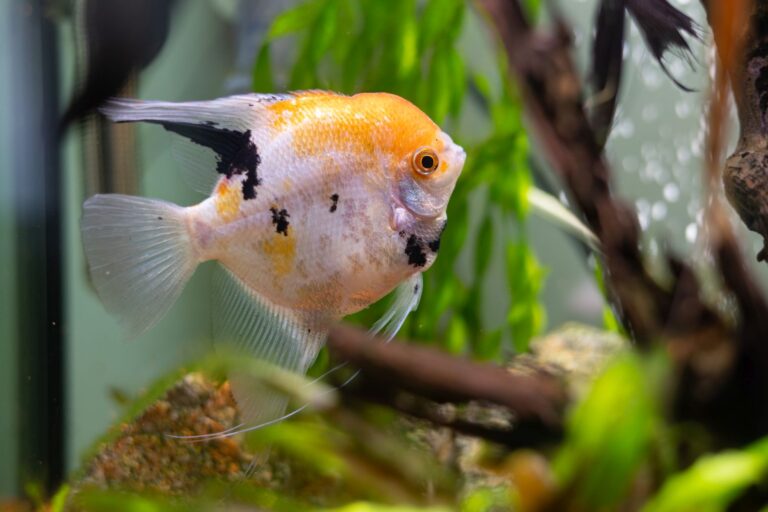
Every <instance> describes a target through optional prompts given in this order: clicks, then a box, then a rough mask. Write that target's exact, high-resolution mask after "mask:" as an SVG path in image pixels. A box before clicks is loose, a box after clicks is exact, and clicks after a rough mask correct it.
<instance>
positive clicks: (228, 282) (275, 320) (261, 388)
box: [213, 267, 327, 427]
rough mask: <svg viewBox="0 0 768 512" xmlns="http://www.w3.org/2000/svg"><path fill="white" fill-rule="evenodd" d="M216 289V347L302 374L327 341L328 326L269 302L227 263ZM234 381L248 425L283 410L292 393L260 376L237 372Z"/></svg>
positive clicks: (280, 412)
mask: <svg viewBox="0 0 768 512" xmlns="http://www.w3.org/2000/svg"><path fill="white" fill-rule="evenodd" d="M214 293H215V296H214V304H215V306H214V307H215V309H214V316H213V327H214V338H215V342H216V344H217V346H219V347H224V348H226V349H228V350H230V351H231V350H234V351H236V352H237V353H241V354H243V355H244V356H248V357H253V358H257V359H260V360H262V361H265V362H267V363H269V364H272V365H275V366H278V367H280V368H282V369H285V370H288V371H291V372H295V373H297V374H300V375H303V374H304V373H306V371H307V369H308V368H309V366H310V365H311V364H312V362H313V361H314V360H315V358H316V357H317V353H318V352H319V350H320V348H321V347H322V346H323V344H324V342H325V339H326V336H327V326H325V325H318V323H317V322H315V321H313V319H310V318H304V317H302V315H301V313H297V312H295V311H292V310H289V309H287V308H283V307H280V306H277V305H275V304H271V303H270V302H269V301H268V300H267V299H265V298H263V297H261V296H259V295H258V294H257V293H255V292H254V291H252V290H250V289H249V288H247V287H246V286H245V285H244V284H243V282H242V281H241V280H240V279H239V278H237V277H236V276H235V275H234V274H232V273H231V272H230V271H228V270H226V269H224V268H223V267H219V270H218V271H217V275H216V278H215V291H214ZM230 384H231V386H232V394H233V395H234V397H235V400H236V401H237V404H238V408H239V410H240V417H241V421H242V422H243V423H244V424H245V425H246V426H251V427H255V426H258V425H264V424H267V423H269V422H271V421H273V420H275V419H277V418H279V417H280V416H281V415H282V414H283V413H284V411H285V408H286V405H287V403H288V396H287V395H286V394H285V393H281V392H280V391H278V390H276V389H272V388H268V387H267V386H265V385H264V383H263V381H262V380H259V379H257V378H255V377H254V376H249V375H248V374H247V373H244V372H234V374H233V375H230Z"/></svg>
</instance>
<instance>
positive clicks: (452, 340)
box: [445, 315, 468, 354]
mask: <svg viewBox="0 0 768 512" xmlns="http://www.w3.org/2000/svg"><path fill="white" fill-rule="evenodd" d="M467 338H468V334H467V324H466V322H464V319H463V318H461V317H460V316H458V315H454V316H452V317H451V320H450V322H449V323H448V335H447V336H446V343H445V348H446V350H448V352H450V353H451V354H462V353H464V352H465V351H466V348H467Z"/></svg>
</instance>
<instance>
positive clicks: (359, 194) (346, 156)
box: [83, 91, 465, 371]
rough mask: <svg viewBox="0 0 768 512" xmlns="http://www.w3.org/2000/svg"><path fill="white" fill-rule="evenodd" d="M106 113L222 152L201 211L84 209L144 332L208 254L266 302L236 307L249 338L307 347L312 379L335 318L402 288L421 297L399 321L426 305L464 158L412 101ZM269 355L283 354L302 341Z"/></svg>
mask: <svg viewBox="0 0 768 512" xmlns="http://www.w3.org/2000/svg"><path fill="white" fill-rule="evenodd" d="M103 112H104V113H105V114H106V115H107V116H109V117H111V118H112V119H114V120H116V121H118V122H131V121H147V122H153V123H158V124H161V125H162V126H163V127H165V128H166V129H167V130H169V131H172V132H175V133H178V134H179V135H182V136H184V137H186V138H188V139H189V140H190V141H191V142H192V143H194V144H197V145H200V146H204V147H206V148H209V149H210V150H211V151H213V152H214V153H215V155H216V159H217V160H216V168H215V169H211V175H212V177H215V183H214V185H213V188H212V192H211V194H210V196H209V197H208V198H206V199H205V200H204V201H202V202H201V203H199V204H197V205H193V206H190V207H187V208H182V207H179V206H175V205H171V204H170V203H165V202H161V201H157V200H150V199H144V198H135V197H127V196H109V195H106V196H95V197H94V198H92V199H89V200H88V201H86V203H85V213H84V217H83V237H84V245H85V252H86V256H87V258H88V260H89V265H90V268H91V275H92V278H93V281H94V284H95V285H96V289H97V291H98V292H99V295H100V296H101V298H102V300H103V301H104V303H105V304H106V306H107V309H108V310H111V311H113V312H115V313H117V314H118V315H120V316H121V317H123V318H124V320H125V321H126V323H127V324H128V325H129V327H131V328H132V330H134V332H135V331H141V330H144V329H146V328H147V327H149V326H150V325H152V324H153V323H154V322H156V321H157V320H159V318H160V317H161V316H162V314H163V313H164V312H165V311H166V310H167V309H168V308H169V307H170V305H171V304H172V302H173V301H174V299H175V298H176V297H177V296H178V294H179V293H180V291H181V288H182V287H183V284H184V283H185V282H186V280H187V279H188V278H189V276H190V275H191V274H192V272H193V271H194V268H195V267H196V266H197V265H198V264H199V263H201V262H203V261H207V260H216V261H218V262H219V263H220V264H221V265H222V266H223V267H224V268H225V269H226V270H227V272H228V273H229V274H231V276H232V278H233V280H234V281H235V282H236V283H237V286H238V287H239V288H240V289H241V291H242V293H243V294H244V295H243V296H245V297H246V300H250V301H252V302H253V303H254V304H257V305H258V307H255V308H254V309H253V311H251V312H250V313H248V314H247V315H245V314H240V313H238V314H237V315H235V313H232V310H233V309H237V310H238V311H239V309H238V307H237V306H236V305H232V304H230V306H228V307H229V311H224V312H223V313H221V316H231V315H234V316H236V317H237V318H236V319H235V323H236V324H237V327H236V328H234V329H233V330H232V332H233V333H235V336H236V337H238V336H239V337H241V338H244V342H245V344H247V345H248V346H250V347H252V348H253V347H256V348H254V349H253V350H252V351H253V352H254V353H255V354H256V355H261V356H263V355H265V354H266V353H267V352H268V350H266V349H264V350H262V349H261V348H258V347H262V346H263V343H262V342H260V341H259V340H258V339H251V338H270V339H271V338H279V339H280V343H281V344H284V345H292V346H294V348H296V347H298V348H296V350H294V352H296V353H297V354H298V356H296V357H295V358H294V359H296V361H299V360H300V362H296V363H295V364H285V365H284V366H288V367H291V369H294V370H297V371H303V370H304V369H306V366H308V364H309V363H310V362H311V360H312V359H314V355H315V354H316V353H317V350H318V349H319V345H321V344H322V341H323V340H324V333H325V332H326V331H327V329H328V327H329V326H330V325H331V324H332V323H333V322H335V321H338V320H339V319H341V318H342V317H343V316H345V315H348V314H351V313H354V312H356V311H359V310H361V309H363V308H365V307H367V306H369V305H371V304H373V303H374V302H376V301H378V300H379V299H381V298H382V297H384V296H385V295H387V294H388V293H389V292H391V291H392V290H393V289H395V288H396V287H398V286H402V284H403V283H408V286H409V287H410V289H409V290H408V291H407V293H404V294H402V295H398V297H402V300H400V299H397V300H396V301H395V305H394V306H393V308H394V310H392V311H390V313H388V319H387V322H389V323H391V324H392V323H393V324H396V325H395V327H394V328H393V329H394V330H396V328H397V327H399V325H400V324H401V323H402V320H403V319H404V316H405V315H407V313H408V311H410V309H411V308H412V307H414V305H415V304H414V300H413V298H412V297H416V300H417V297H418V294H419V293H420V289H419V282H417V281H414V277H418V276H420V274H421V272H424V271H425V270H427V269H428V268H429V266H430V265H431V264H432V263H433V262H434V260H435V258H436V256H437V252H438V249H439V245H440V236H441V234H442V232H443V229H444V228H445V225H446V207H447V203H448V199H449V198H450V195H451V192H452V191H453V188H454V186H455V184H456V180H457V178H458V176H459V174H460V173H461V169H462V167H463V164H464V159H465V154H464V151H463V150H462V149H461V148H460V147H459V146H458V145H456V144H455V143H453V141H452V140H451V138H450V137H449V136H448V135H447V134H445V133H444V132H442V131H441V130H440V128H439V127H438V126H437V125H436V124H435V123H433V122H432V121H431V120H430V119H429V117H428V116H426V115H425V114H424V113H423V112H421V111H420V110H419V109H418V108H417V107H415V106H414V105H412V104H411V103H409V102H407V101H406V100H404V99H402V98H400V97H398V96H394V95H391V94H385V93H369V94H358V95H355V96H344V95H339V94H335V93H328V92H319V91H309V92H301V93H293V94H281V95H258V94H252V95H242V96H233V97H229V98H221V99H218V100H212V101H209V102H189V103H167V102H143V101H136V100H114V101H112V102H111V103H109V104H108V105H107V106H105V107H104V109H103ZM233 296H234V295H232V294H230V295H225V298H226V297H229V298H230V299H231V297H233ZM408 297H411V298H410V299H409V298H408ZM231 300H234V299H231ZM225 302H226V301H225ZM248 315H250V316H256V317H261V316H264V317H265V318H271V319H272V320H271V321H273V324H274V325H273V327H274V329H278V328H279V329H282V331H280V332H282V334H280V335H276V334H275V333H274V332H272V331H269V333H271V334H269V335H268V333H267V331H264V329H267V327H264V328H259V327H248V326H250V325H251V324H253V322H254V320H253V319H251V320H250V321H251V324H249V323H248V322H249V320H248V319H247V318H240V316H248ZM214 320H215V319H214ZM256 320H258V319H256ZM256 324H258V321H256ZM256 324H254V325H256ZM259 325H261V324H259ZM265 325H266V324H265ZM281 326H282V327H281ZM286 326H287V327H286ZM269 329H272V327H269ZM279 329H278V330H279ZM275 332H277V331H275ZM264 343H266V342H264ZM270 343H272V341H270ZM273 344H274V343H273ZM269 350H272V352H270V354H272V356H274V357H273V359H274V358H275V357H277V356H278V355H279V356H280V357H283V355H280V354H283V352H281V350H282V351H285V350H288V348H287V347H282V348H281V347H274V346H273V347H272V348H270V349H269ZM275 354H277V355H275ZM285 357H288V356H285ZM286 360H287V359H286Z"/></svg>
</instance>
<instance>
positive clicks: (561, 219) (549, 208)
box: [526, 187, 600, 251]
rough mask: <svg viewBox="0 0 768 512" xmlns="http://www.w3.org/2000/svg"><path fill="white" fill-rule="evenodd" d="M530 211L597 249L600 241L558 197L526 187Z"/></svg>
mask: <svg viewBox="0 0 768 512" xmlns="http://www.w3.org/2000/svg"><path fill="white" fill-rule="evenodd" d="M526 197H527V199H528V204H529V205H530V206H531V211H532V212H533V213H535V214H538V215H539V216H540V217H541V218H543V219H546V220H548V221H550V222H552V223H553V224H554V225H556V226H557V227H559V228H561V229H563V230H564V231H567V232H569V233H571V234H572V235H575V236H576V237H577V238H579V239H580V240H582V241H583V242H584V243H586V244H587V245H589V246H590V247H591V248H592V249H593V250H595V251H599V250H600V249H599V246H600V241H599V240H598V239H597V237H596V236H595V234H594V233H592V231H591V230H590V229H589V228H588V227H587V226H585V225H584V223H583V222H581V221H580V220H579V218H578V217H576V215H574V214H573V212H571V210H569V209H568V208H567V207H566V206H565V205H564V204H563V203H561V202H560V200H559V199H557V198H556V197H553V196H551V195H549V194H547V193H546V192H544V191H543V190H540V189H538V188H536V187H530V188H528V193H527V195H526Z"/></svg>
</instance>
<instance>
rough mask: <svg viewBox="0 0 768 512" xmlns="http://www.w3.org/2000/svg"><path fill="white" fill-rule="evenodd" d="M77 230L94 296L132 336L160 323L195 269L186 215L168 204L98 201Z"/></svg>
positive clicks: (91, 202)
mask: <svg viewBox="0 0 768 512" xmlns="http://www.w3.org/2000/svg"><path fill="white" fill-rule="evenodd" d="M81 229H82V235H83V245H84V247H85V256H86V258H87V260H88V266H89V269H90V273H91V278H92V279H93V283H94V285H95V286H96V291H97V292H98V294H99V297H100V298H101V300H102V302H103V303H104V306H105V308H106V309H107V311H109V312H110V313H112V314H114V315H116V316H118V317H119V318H120V320H121V322H122V323H123V324H124V325H125V326H126V327H127V328H128V329H129V334H130V335H132V336H137V335H139V334H141V333H142V332H144V331H146V330H147V329H149V328H150V327H152V326H153V325H154V324H156V323H157V322H158V321H159V320H160V319H161V318H162V317H163V315H164V314H165V313H166V312H167V311H168V310H169V309H170V307H171V306H172V305H173V303H174V302H175V301H176V299H177V298H178V297H179V295H180V294H181V290H182V289H183V288H184V284H185V283H186V282H187V281H188V280H189V278H190V277H191V276H192V273H193V272H194V270H195V268H196V267H197V263H198V261H197V259H196V257H195V253H194V250H193V247H192V244H191V242H190V238H189V233H188V231H187V227H186V222H185V219H184V209H183V208H182V207H180V206H176V205H174V204H172V203H168V202H165V201H160V200H157V199H147V198H142V197H133V196H123V195H117V194H107V195H96V196H93V197H91V198H90V199H88V200H87V201H86V202H85V204H84V205H83V219H82V224H81Z"/></svg>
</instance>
